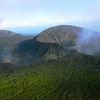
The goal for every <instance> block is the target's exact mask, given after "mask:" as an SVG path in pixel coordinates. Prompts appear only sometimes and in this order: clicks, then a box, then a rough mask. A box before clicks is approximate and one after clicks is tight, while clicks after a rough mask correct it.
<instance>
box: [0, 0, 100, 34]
mask: <svg viewBox="0 0 100 100" xmlns="http://www.w3.org/2000/svg"><path fill="white" fill-rule="evenodd" d="M99 5H100V1H99V0H95V1H91V0H84V1H83V0H74V1H73V0H70V1H69V0H59V1H58V0H8V1H7V0H0V14H1V16H0V29H5V30H11V31H14V32H18V33H23V34H24V33H25V34H31V33H33V32H34V33H36V32H40V31H42V30H44V29H46V28H48V27H49V26H50V27H51V26H56V25H76V26H80V27H88V28H91V29H93V30H97V31H100V29H99V26H100V25H99V24H98V22H100V12H99V9H100V6H99ZM23 28H24V29H23ZM32 28H33V29H32Z"/></svg>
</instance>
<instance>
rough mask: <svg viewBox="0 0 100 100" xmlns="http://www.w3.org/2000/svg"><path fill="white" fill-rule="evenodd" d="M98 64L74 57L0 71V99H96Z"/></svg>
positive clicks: (99, 99) (99, 83)
mask: <svg viewBox="0 0 100 100" xmlns="http://www.w3.org/2000/svg"><path fill="white" fill-rule="evenodd" d="M99 65H100V60H99V59H97V58H94V57H92V56H85V55H78V54H77V55H72V56H69V57H66V59H59V60H56V61H49V62H43V63H42V64H41V63H40V64H34V65H31V66H22V67H18V68H16V69H13V70H10V69H9V71H3V70H2V71H1V72H0V100H100V66H99ZM2 66H3V65H2ZM2 66H0V68H2ZM6 66H7V65H6ZM9 67H10V65H9ZM12 67H13V66H11V68H12Z"/></svg>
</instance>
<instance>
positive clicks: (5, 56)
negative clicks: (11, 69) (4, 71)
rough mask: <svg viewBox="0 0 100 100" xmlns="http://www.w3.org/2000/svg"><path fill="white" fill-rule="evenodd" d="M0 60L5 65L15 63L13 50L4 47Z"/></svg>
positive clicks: (0, 53)
mask: <svg viewBox="0 0 100 100" xmlns="http://www.w3.org/2000/svg"><path fill="white" fill-rule="evenodd" d="M0 59H1V62H4V63H13V62H14V59H15V58H14V57H13V54H12V48H8V47H4V48H3V50H2V51H1V52H0Z"/></svg>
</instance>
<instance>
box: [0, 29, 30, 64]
mask: <svg viewBox="0 0 100 100" xmlns="http://www.w3.org/2000/svg"><path fill="white" fill-rule="evenodd" d="M27 39H31V36H23V35H20V34H16V33H14V32H11V31H7V30H0V60H1V61H3V62H10V61H13V60H14V59H13V50H14V49H15V48H16V46H17V44H18V43H19V42H21V41H23V40H27Z"/></svg>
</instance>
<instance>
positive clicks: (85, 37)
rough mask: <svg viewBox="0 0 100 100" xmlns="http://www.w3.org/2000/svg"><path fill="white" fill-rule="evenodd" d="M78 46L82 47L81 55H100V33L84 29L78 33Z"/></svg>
mask: <svg viewBox="0 0 100 100" xmlns="http://www.w3.org/2000/svg"><path fill="white" fill-rule="evenodd" d="M76 45H77V46H80V53H84V54H88V55H95V54H98V53H100V33H98V32H95V31H92V30H89V29H83V30H82V31H81V32H79V33H78V37H77V39H76Z"/></svg>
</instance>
